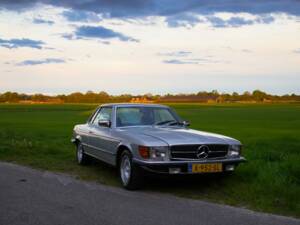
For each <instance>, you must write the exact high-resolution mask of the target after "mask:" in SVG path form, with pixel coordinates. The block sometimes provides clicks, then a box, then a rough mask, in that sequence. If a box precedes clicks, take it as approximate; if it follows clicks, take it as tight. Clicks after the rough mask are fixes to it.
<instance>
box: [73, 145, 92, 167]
mask: <svg viewBox="0 0 300 225" xmlns="http://www.w3.org/2000/svg"><path fill="white" fill-rule="evenodd" d="M76 161H77V163H78V164H79V165H87V164H88V162H89V157H88V155H86V154H85V153H84V149H83V145H82V144H81V143H80V142H78V144H77V145H76Z"/></svg>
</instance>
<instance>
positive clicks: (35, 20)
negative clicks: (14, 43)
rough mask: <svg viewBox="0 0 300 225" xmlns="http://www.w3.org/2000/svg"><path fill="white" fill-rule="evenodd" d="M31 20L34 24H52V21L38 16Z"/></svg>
mask: <svg viewBox="0 0 300 225" xmlns="http://www.w3.org/2000/svg"><path fill="white" fill-rule="evenodd" d="M32 22H33V23H35V24H48V25H53V24H54V22H53V21H51V20H44V19H40V18H34V19H33V21H32Z"/></svg>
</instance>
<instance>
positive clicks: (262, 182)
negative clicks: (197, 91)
mask: <svg viewBox="0 0 300 225" xmlns="http://www.w3.org/2000/svg"><path fill="white" fill-rule="evenodd" d="M171 106H172V107H174V108H175V109H176V110H177V112H178V113H179V114H180V115H181V116H182V118H184V119H186V120H189V121H190V122H191V128H195V129H200V130H205V131H211V132H216V133H221V134H224V135H229V136H232V137H234V138H236V139H239V140H240V141H242V143H243V144H244V148H243V155H244V156H245V157H246V158H247V159H248V163H245V164H242V165H240V166H239V167H238V168H237V170H236V172H235V173H234V174H232V175H230V176H221V175H205V176H195V177H192V178H191V177H186V178H181V177H180V178H178V179H172V178H164V177H160V178H151V179H150V181H149V182H147V184H146V187H145V190H146V191H150V190H151V191H155V192H165V193H171V194H175V195H178V196H182V197H189V198H195V199H209V200H211V201H215V202H221V203H226V204H231V205H237V206H242V207H247V208H250V209H255V210H258V211H265V212H272V213H278V214H283V215H291V216H295V217H300V105H299V104H270V105H263V104H257V105H238V104H234V105H231V104H227V105H197V104H171ZM95 107H96V105H0V143H1V146H0V160H2V161H11V162H16V163H20V164H24V165H29V166H31V167H34V168H40V169H45V170H51V171H58V172H66V173H69V174H72V175H75V176H77V177H79V178H81V179H87V180H96V181H98V182H101V183H104V184H109V185H115V186H119V182H118V178H117V175H116V171H115V170H114V169H113V168H111V167H109V166H107V165H105V164H103V163H100V162H95V163H93V164H92V165H90V166H86V167H81V166H78V165H77V164H76V161H75V157H74V155H75V154H74V152H75V151H74V147H73V146H72V144H71V143H70V138H71V133H72V128H73V126H74V124H77V123H82V122H85V120H86V119H87V117H88V116H89V114H90V113H91V111H92V110H93V109H94V108H95Z"/></svg>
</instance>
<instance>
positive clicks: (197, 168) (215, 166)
mask: <svg viewBox="0 0 300 225" xmlns="http://www.w3.org/2000/svg"><path fill="white" fill-rule="evenodd" d="M189 172H192V173H215V172H222V163H210V164H198V163H193V164H190V165H189Z"/></svg>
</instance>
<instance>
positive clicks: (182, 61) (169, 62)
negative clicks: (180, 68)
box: [163, 59, 199, 64]
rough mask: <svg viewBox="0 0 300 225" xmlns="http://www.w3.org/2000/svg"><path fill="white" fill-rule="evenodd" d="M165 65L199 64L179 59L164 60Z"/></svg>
mask: <svg viewBox="0 0 300 225" xmlns="http://www.w3.org/2000/svg"><path fill="white" fill-rule="evenodd" d="M163 63H166V64H199V63H198V62H196V61H186V60H179V59H169V60H163Z"/></svg>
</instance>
